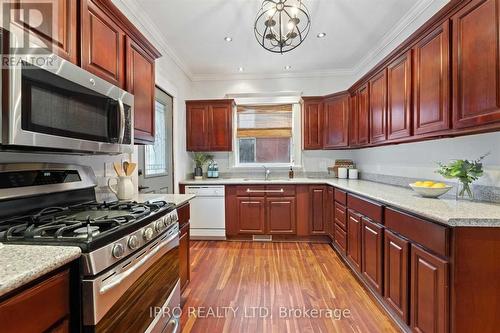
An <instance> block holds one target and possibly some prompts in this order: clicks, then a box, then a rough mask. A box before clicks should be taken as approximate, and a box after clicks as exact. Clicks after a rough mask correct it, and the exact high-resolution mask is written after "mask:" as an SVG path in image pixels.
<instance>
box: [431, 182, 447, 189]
mask: <svg viewBox="0 0 500 333" xmlns="http://www.w3.org/2000/svg"><path fill="white" fill-rule="evenodd" d="M445 187H446V184H443V183H436V184H434V185H432V188H445Z"/></svg>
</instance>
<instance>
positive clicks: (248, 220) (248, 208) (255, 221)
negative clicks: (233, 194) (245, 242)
mask: <svg viewBox="0 0 500 333" xmlns="http://www.w3.org/2000/svg"><path fill="white" fill-rule="evenodd" d="M237 205H238V206H237V207H238V208H237V211H238V233H239V234H251V235H262V234H265V232H266V231H265V221H266V220H265V218H266V215H265V214H266V213H265V212H266V199H265V198H264V196H262V197H238V198H237Z"/></svg>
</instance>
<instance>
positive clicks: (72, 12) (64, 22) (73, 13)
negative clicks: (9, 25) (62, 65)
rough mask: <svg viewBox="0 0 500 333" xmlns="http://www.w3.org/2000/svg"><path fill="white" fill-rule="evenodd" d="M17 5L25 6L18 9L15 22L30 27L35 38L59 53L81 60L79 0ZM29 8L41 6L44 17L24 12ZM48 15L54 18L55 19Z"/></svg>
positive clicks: (28, 28)
mask: <svg viewBox="0 0 500 333" xmlns="http://www.w3.org/2000/svg"><path fill="white" fill-rule="evenodd" d="M18 1H19V2H18V3H15V4H14V5H15V6H16V8H19V9H21V10H18V11H15V12H14V17H13V22H15V23H17V24H18V25H20V26H21V27H22V28H23V29H25V30H26V31H28V32H29V33H30V34H31V35H32V37H34V38H30V41H34V42H35V43H36V44H39V45H40V46H42V47H47V48H48V49H50V50H51V51H52V52H53V53H55V54H57V55H58V56H60V57H62V58H64V59H66V60H69V61H71V62H72V63H74V64H78V27H77V22H78V21H77V12H78V8H77V6H78V2H77V1H75V0H48V1H39V2H38V3H36V2H34V1H20V0H18ZM28 10H37V11H39V12H40V13H41V15H42V17H43V18H44V20H42V22H41V24H40V22H38V16H37V15H21V13H22V12H26V11H28ZM45 18H51V19H52V20H49V19H46V20H45Z"/></svg>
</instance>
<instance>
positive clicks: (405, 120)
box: [376, 50, 412, 140]
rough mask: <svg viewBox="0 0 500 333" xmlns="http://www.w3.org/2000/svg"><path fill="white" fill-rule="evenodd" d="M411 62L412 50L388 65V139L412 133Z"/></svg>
mask: <svg viewBox="0 0 500 333" xmlns="http://www.w3.org/2000/svg"><path fill="white" fill-rule="evenodd" d="M411 62H412V51H411V50H410V51H408V52H407V53H405V54H404V55H403V56H401V57H399V58H398V59H396V60H394V61H393V62H392V63H391V64H390V65H389V66H388V67H387V139H388V140H396V139H402V138H406V137H409V136H410V135H411V134H412V133H411V131H412V124H411V118H412V112H411V111H412V110H411V93H412V91H411V84H412V76H411V73H412V72H411ZM376 118H377V117H376Z"/></svg>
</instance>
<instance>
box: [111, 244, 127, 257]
mask: <svg viewBox="0 0 500 333" xmlns="http://www.w3.org/2000/svg"><path fill="white" fill-rule="evenodd" d="M124 253H125V249H124V248H123V245H121V244H115V245H114V246H113V250H112V254H113V257H115V258H116V259H120V258H121V257H123V254H124Z"/></svg>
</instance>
